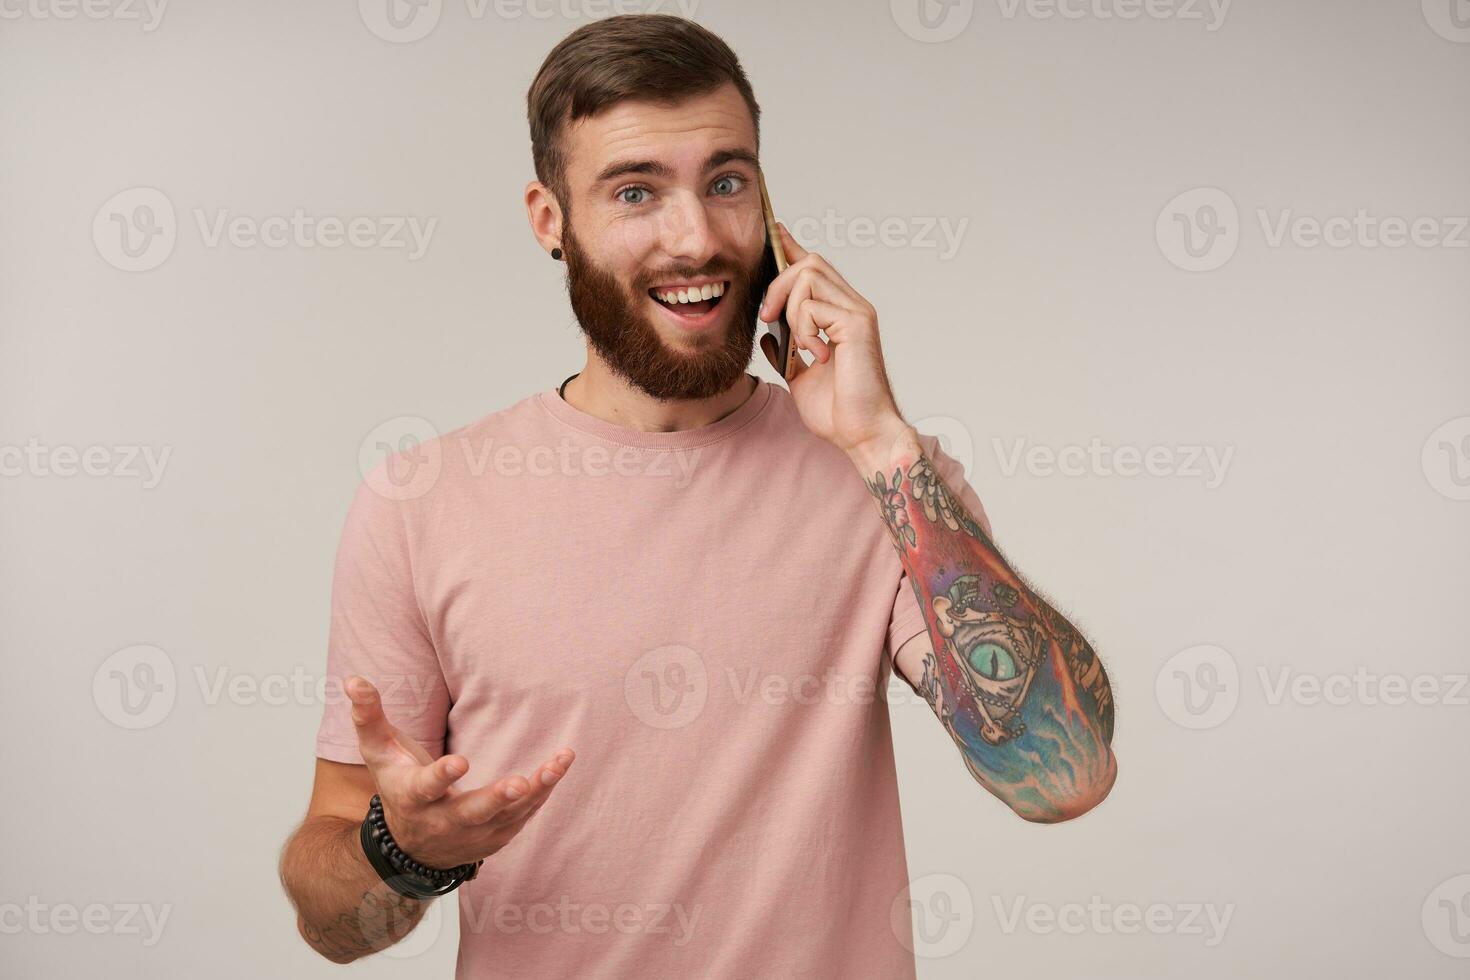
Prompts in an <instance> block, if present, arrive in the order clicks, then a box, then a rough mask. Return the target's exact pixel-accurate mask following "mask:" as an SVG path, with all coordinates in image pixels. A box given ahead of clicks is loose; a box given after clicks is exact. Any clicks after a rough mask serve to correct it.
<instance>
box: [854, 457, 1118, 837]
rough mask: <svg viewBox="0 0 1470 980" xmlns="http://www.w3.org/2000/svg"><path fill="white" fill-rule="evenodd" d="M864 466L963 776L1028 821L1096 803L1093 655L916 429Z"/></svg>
mask: <svg viewBox="0 0 1470 980" xmlns="http://www.w3.org/2000/svg"><path fill="white" fill-rule="evenodd" d="M880 463H881V466H880V465H879V464H880ZM859 465H860V466H861V467H862V469H863V470H864V480H865V482H866V483H867V485H868V489H869V490H870V491H871V492H872V494H873V496H874V498H875V499H876V500H877V502H878V507H879V510H880V511H881V512H882V515H883V520H884V522H885V523H886V524H887V527H888V533H889V535H890V536H891V537H892V539H893V544H894V547H896V548H897V549H898V555H899V560H900V561H901V562H902V563H903V567H904V569H905V570H906V571H907V572H908V576H909V583H910V585H912V586H913V589H914V594H915V596H916V597H917V599H918V602H919V608H920V609H921V610H922V611H923V613H924V620H925V624H926V625H927V626H928V632H929V638H930V640H931V641H932V646H933V649H932V650H929V651H927V652H926V655H925V659H924V665H923V676H922V678H921V679H920V680H919V681H918V682H917V683H915V685H914V686H915V689H916V690H917V691H918V692H919V693H920V694H921V695H922V696H923V697H924V699H925V700H927V701H928V702H929V705H930V707H931V708H933V709H934V713H935V714H936V715H938V717H939V719H940V720H941V721H942V722H943V724H944V727H945V728H946V729H947V730H948V731H949V734H950V737H951V738H953V739H954V741H955V744H956V745H958V746H959V749H960V753H961V755H962V756H963V757H964V759H965V763H966V765H967V766H969V769H970V772H971V773H973V774H974V776H975V778H976V779H977V780H979V781H980V783H981V785H983V786H985V787H986V788H987V789H988V790H990V791H991V792H992V793H994V794H995V795H996V796H998V797H1000V798H1001V799H1002V800H1003V801H1005V802H1006V804H1007V805H1009V806H1010V807H1011V808H1012V809H1013V810H1015V811H1016V813H1018V814H1019V815H1020V816H1022V817H1024V818H1026V819H1028V820H1035V821H1040V822H1054V821H1058V820H1065V819H1068V818H1070V817H1073V816H1076V815H1078V814H1080V813H1083V812H1085V811H1086V810H1088V809H1090V808H1091V807H1093V806H1095V805H1096V804H1097V803H1098V802H1099V801H1100V800H1101V799H1102V798H1103V797H1104V796H1106V795H1107V792H1108V790H1109V789H1110V788H1111V787H1112V783H1113V779H1114V777H1115V775H1116V771H1117V767H1116V762H1115V761H1114V759H1113V753H1112V749H1111V744H1112V740H1113V694H1112V688H1111V687H1109V685H1108V677H1107V674H1106V673H1105V672H1104V670H1103V666H1102V662H1101V661H1100V660H1099V659H1098V657H1097V654H1096V653H1094V652H1093V649H1092V646H1091V645H1090V644H1089V643H1088V642H1087V639H1086V638H1085V637H1083V636H1082V634H1081V633H1080V632H1078V631H1077V629H1076V628H1075V627H1073V626H1072V624H1071V623H1069V622H1067V620H1066V618H1065V617H1063V616H1062V614H1061V613H1059V612H1057V611H1056V610H1055V609H1054V608H1052V606H1051V605H1050V604H1048V603H1047V601H1046V600H1045V599H1043V598H1042V597H1041V596H1040V595H1038V594H1037V593H1036V592H1035V591H1033V590H1032V589H1031V588H1029V587H1028V586H1027V585H1026V583H1025V582H1023V581H1022V580H1021V577H1020V575H1018V574H1017V573H1016V572H1015V570H1014V569H1012V568H1011V566H1010V565H1009V564H1008V563H1007V562H1006V560H1005V558H1004V557H1002V556H1001V554H1000V552H999V551H998V550H997V549H996V547H995V544H994V543H993V542H992V541H991V540H990V538H989V536H988V535H986V533H985V531H984V530H983V529H982V528H981V527H980V525H979V524H978V523H977V522H976V521H975V519H974V517H973V516H972V515H971V514H970V513H969V511H968V509H967V508H966V507H965V504H964V501H963V500H962V499H961V498H960V496H959V494H958V493H956V492H954V491H953V490H952V489H951V488H950V487H948V486H946V485H945V484H944V482H943V481H942V480H941V479H940V477H939V475H938V474H937V473H936V472H935V469H934V464H933V462H932V461H931V460H930V458H929V456H928V455H927V454H926V453H925V452H924V449H923V447H922V446H921V445H920V444H919V442H918V440H917V438H916V436H915V435H914V434H913V430H910V434H909V435H908V436H906V437H905V438H904V439H902V440H901V441H900V442H899V443H898V444H897V445H896V446H895V448H894V449H893V450H892V451H891V452H890V453H889V454H887V458H886V460H877V459H874V460H870V461H869V462H868V463H867V464H862V463H860V464H859ZM869 465H871V466H872V467H873V468H872V469H869ZM868 472H872V474H873V475H872V476H871V477H869V476H867V473H868Z"/></svg>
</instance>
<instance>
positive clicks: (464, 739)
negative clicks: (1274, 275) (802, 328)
mask: <svg viewBox="0 0 1470 980" xmlns="http://www.w3.org/2000/svg"><path fill="white" fill-rule="evenodd" d="M922 441H923V443H924V445H925V448H926V449H927V450H928V451H929V455H930V457H931V459H933V460H934V462H935V465H936V467H937V468H938V470H939V472H940V475H941V476H942V477H944V478H945V480H946V482H947V483H948V485H949V486H950V487H951V488H953V489H955V490H956V491H957V492H959V493H961V494H962V495H963V497H964V500H965V503H966V504H967V505H968V506H969V508H970V510H971V512H972V513H973V514H974V515H975V517H976V519H977V520H979V521H981V522H982V524H983V525H984V526H985V527H986V530H987V531H988V530H989V525H988V522H986V520H985V516H984V512H983V509H982V508H981V506H980V501H979V500H978V499H976V497H975V495H974V492H973V491H972V490H970V489H969V488H968V486H966V485H965V484H964V480H963V473H962V470H961V468H960V466H959V464H958V463H957V462H956V461H955V460H953V459H952V458H951V457H949V456H948V455H946V454H945V453H943V452H942V451H941V450H940V448H939V446H938V445H937V444H936V440H935V439H934V438H933V437H930V436H926V437H923V439H922ZM925 628H926V624H925V621H924V617H923V615H922V614H921V613H920V611H919V608H918V605H917V603H916V601H915V597H914V594H913V589H912V588H911V587H910V586H909V583H908V579H907V576H906V575H905V574H904V572H903V568H902V566H901V565H900V564H899V560H898V556H897V553H896V552H895V550H894V548H893V545H892V543H891V541H890V539H889V537H888V534H887V531H886V530H885V529H884V526H883V521H882V519H881V517H880V515H879V512H878V509H877V506H876V505H875V502H874V500H873V498H872V496H871V495H870V493H869V492H868V489H867V488H866V487H865V486H864V485H863V479H862V476H861V475H860V474H859V473H858V471H857V469H856V468H855V467H854V466H853V465H852V463H851V462H849V461H848V459H847V457H846V456H845V455H843V454H842V453H841V452H840V451H839V450H837V449H836V448H835V447H833V446H831V445H830V444H828V443H826V442H825V441H823V440H821V439H819V438H817V437H816V436H814V435H812V434H811V433H810V432H809V431H808V430H807V429H806V427H805V426H804V425H803V423H802V422H801V419H800V417H799V416H798V415H797V412H796V407H795V405H794V403H793V402H792V400H791V396H790V393H789V392H788V391H787V390H786V389H785V388H783V387H780V386H777V385H772V384H768V383H767V382H765V381H764V380H761V381H759V383H758V385H757V387H756V389H755V392H754V393H753V394H752V395H751V396H750V397H749V398H748V399H747V400H746V401H745V402H744V403H742V404H741V406H740V407H739V408H737V409H736V410H735V411H734V412H732V413H731V414H729V415H727V416H725V417H724V418H722V419H720V420H718V421H716V422H714V423H712V424H709V425H705V426H701V427H699V428H695V429H686V430H683V431H678V432H642V431H638V430H634V429H628V428H624V427H621V426H618V425H615V424H613V423H610V422H607V421H604V420H602V419H599V418H596V417H594V416H591V415H588V414H586V413H584V412H582V411H580V410H578V409H576V408H573V407H572V406H571V405H570V404H568V403H567V402H566V401H564V400H563V399H562V398H561V397H560V396H559V395H558V394H557V391H556V388H555V387H552V388H549V389H546V390H544V391H541V392H538V393H536V394H533V395H530V396H528V397H526V398H524V399H522V400H521V401H519V402H517V403H515V404H514V405H512V406H510V407H509V408H507V409H504V410H503V411H499V412H496V413H494V414H492V415H490V416H488V417H487V418H484V419H482V420H481V421H479V422H476V423H474V424H472V425H469V426H466V427H464V428H462V429H459V430H456V431H455V432H452V433H449V434H447V435H445V436H443V437H441V438H439V439H437V440H434V441H432V442H426V443H424V444H422V445H420V446H418V447H416V448H412V449H409V450H408V451H407V452H405V453H401V454H399V455H398V456H396V457H393V458H390V459H389V460H387V461H385V463H384V464H383V465H382V466H380V467H379V468H378V469H377V470H375V471H374V472H373V473H371V474H370V475H369V476H368V478H367V479H366V480H364V481H363V483H362V485H361V486H360V487H359V488H358V491H357V494H356V496H355V498H354V500H353V503H352V507H351V510H350V512H349V514H348V517H347V521H346V526H345V528H344V529H343V532H342V539H341V545H340V548H339V550H338V554H337V563H336V571H335V577H334V580H333V589H332V621H331V638H330V643H329V650H328V658H327V660H328V667H327V669H328V674H329V676H330V677H331V678H332V685H333V687H334V688H335V689H336V690H340V686H339V685H340V683H341V681H342V679H343V678H344V677H346V676H348V675H350V674H353V673H359V674H362V675H364V676H366V677H367V678H369V679H370V680H372V681H373V682H374V683H376V684H377V685H378V688H379V690H380V692H381V693H382V695H383V699H384V708H385V711H386V712H387V715H388V718H389V720H390V721H391V722H393V723H394V724H395V725H397V726H398V727H399V728H400V729H402V730H403V731H405V732H407V733H409V734H411V735H412V736H414V737H415V738H417V739H418V740H419V741H420V742H421V743H423V745H424V746H425V748H427V749H428V751H429V752H430V754H432V755H434V756H435V757H438V756H440V755H443V754H444V753H445V752H455V753H459V754H461V755H463V756H465V758H467V759H469V761H470V771H469V773H468V774H467V775H466V776H465V777H464V778H463V780H462V781H461V784H460V785H462V786H463V787H465V788H472V787H475V786H481V785H484V784H486V783H489V782H491V781H493V780H495V779H498V778H500V777H502V776H505V775H509V774H511V773H521V774H522V775H526V776H529V775H531V773H532V772H533V771H534V768H535V767H536V766H538V765H539V764H540V763H541V762H543V761H545V760H546V759H548V758H550V756H551V754H552V753H553V752H554V751H555V750H556V749H558V748H560V747H562V746H569V747H571V748H572V749H573V750H575V751H576V753H577V759H576V761H575V762H574V763H573V764H572V768H571V770H570V772H569V773H568V774H567V777H566V778H565V779H564V780H562V782H561V783H560V784H559V785H558V786H557V787H556V788H555V790H554V791H553V793H552V795H551V798H550V800H549V801H548V802H547V804H546V806H544V807H543V808H542V809H541V811H540V812H539V813H538V814H536V815H535V816H534V817H533V818H532V819H531V820H530V822H529V823H528V824H527V825H526V827H525V829H524V830H523V831H522V832H521V834H520V835H519V836H518V837H517V838H516V839H515V840H513V841H512V842H511V843H510V844H509V845H508V846H506V847H505V848H504V849H503V850H501V851H499V852H498V853H496V854H494V855H491V856H490V857H489V858H488V859H487V860H486V861H485V864H484V866H483V867H482V868H481V870H480V874H479V877H478V878H476V879H475V880H474V881H472V882H469V883H468V884H466V885H464V886H462V887H461V888H460V889H459V890H458V891H457V892H455V893H454V894H455V896H456V898H457V900H458V902H459V911H460V949H459V968H458V973H457V976H458V977H459V978H461V980H465V978H471V977H473V978H490V977H506V978H510V977H515V978H520V980H526V978H532V980H535V978H545V980H565V978H568V977H598V978H603V977H628V978H639V980H648V978H657V977H702V978H704V977H709V978H717V977H740V978H747V977H783V978H798V977H812V978H815V977H883V978H890V980H891V978H903V977H912V976H913V975H914V960H913V954H912V952H911V949H912V939H911V935H910V918H909V908H908V906H907V904H906V903H905V902H904V900H903V892H904V888H905V886H906V884H907V882H908V869H907V865H906V862H905V857H904V843H903V832H902V825H901V822H900V818H899V804H898V787H897V783H896V780H895V774H894V763H893V749H892V743H891V741H890V730H889V719H888V709H889V705H888V702H887V700H886V698H885V694H884V692H885V689H886V686H887V682H888V676H889V674H890V672H891V670H892V662H891V655H892V651H893V650H896V649H897V648H898V647H899V646H900V645H901V644H902V643H903V641H905V640H907V639H908V638H909V637H911V636H913V635H914V634H916V633H918V632H920V631H922V630H924V629H925ZM904 707H905V710H921V708H922V706H920V707H914V706H913V705H912V704H906V705H905V706H904ZM922 710H926V711H927V708H922ZM935 723H936V724H938V722H937V721H936V722H935ZM356 746H357V739H356V734H355V732H354V730H353V726H352V719H351V715H350V706H349V705H348V704H347V702H346V700H345V698H329V699H328V705H327V707H326V710H325V714H324V717H323V719H322V723H321V727H320V730H319V732H318V736H317V743H316V751H317V755H318V756H320V757H321V758H323V759H331V760H335V761H337V762H348V763H361V762H362V757H361V756H360V755H359V754H358V752H357V747H356ZM953 778H954V779H957V780H958V779H969V778H971V777H970V776H968V775H967V774H966V772H965V768H964V765H963V763H962V762H961V760H960V759H958V758H956V759H955V760H954V771H953Z"/></svg>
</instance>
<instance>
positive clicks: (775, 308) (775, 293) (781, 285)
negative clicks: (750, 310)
mask: <svg viewBox="0 0 1470 980" xmlns="http://www.w3.org/2000/svg"><path fill="white" fill-rule="evenodd" d="M829 271H830V267H827V266H818V265H814V264H812V263H807V264H804V265H799V266H792V267H791V268H789V269H787V270H786V271H785V272H783V273H781V274H780V275H779V276H777V277H776V278H775V279H772V280H771V285H770V286H769V287H767V289H766V295H765V298H764V299H763V300H761V308H760V312H759V313H758V314H757V316H758V317H759V318H760V320H761V322H762V323H774V322H775V321H776V318H777V317H778V316H779V315H780V313H781V311H783V310H784V311H785V313H786V320H787V322H788V323H789V322H790V321H791V319H792V317H793V316H794V309H793V306H794V304H795V303H796V302H797V300H799V299H803V298H805V297H808V296H810V297H812V298H814V299H820V300H823V301H824V302H828V303H835V304H837V305H838V306H847V307H850V308H856V307H857V306H859V305H861V304H862V303H863V302H865V301H864V300H863V298H862V297H861V296H857V295H856V294H854V293H852V292H851V291H850V290H847V289H843V288H842V287H841V286H839V285H838V284H837V283H836V281H835V280H833V279H832V278H831V276H830V275H829Z"/></svg>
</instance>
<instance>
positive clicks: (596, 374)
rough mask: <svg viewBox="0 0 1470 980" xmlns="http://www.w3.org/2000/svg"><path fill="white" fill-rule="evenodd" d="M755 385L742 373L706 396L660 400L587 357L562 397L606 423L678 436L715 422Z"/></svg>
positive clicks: (598, 360)
mask: <svg viewBox="0 0 1470 980" xmlns="http://www.w3.org/2000/svg"><path fill="white" fill-rule="evenodd" d="M757 384H759V382H758V381H757V380H756V378H755V376H754V375H751V374H748V373H746V374H742V375H741V376H740V378H739V380H737V381H736V382H735V383H734V384H732V385H731V386H730V387H728V388H726V389H725V390H724V391H722V392H720V393H719V394H718V395H714V396H712V397H710V398H692V399H674V400H672V401H659V400H658V399H656V398H653V397H651V396H650V395H649V394H648V393H647V392H644V391H642V390H641V389H639V388H637V387H634V386H633V385H631V384H629V383H628V382H627V381H625V380H624V379H622V378H620V377H618V376H617V375H616V374H614V373H613V372H612V371H611V369H609V368H608V366H607V364H606V363H605V362H604V361H603V360H602V359H601V358H599V357H597V356H596V355H593V354H589V355H588V357H587V366H586V367H584V368H583V369H582V371H581V373H580V374H578V375H577V376H576V377H575V378H573V379H572V380H571V381H569V382H567V386H566V388H565V389H564V391H563V393H562V397H563V398H565V399H566V400H567V404H568V405H571V406H572V407H573V408H575V409H577V410H578V411H582V412H586V413H587V414H588V415H591V416H593V417H595V418H599V419H602V420H603V421H605V422H612V423H613V424H614V425H620V426H623V427H624V428H628V429H636V430H638V431H640V432H678V431H680V430H682V429H696V428H699V427H700V426H703V425H709V424H711V423H713V422H718V421H719V420H720V419H722V418H724V417H725V416H726V415H729V414H730V413H731V412H733V411H735V409H737V408H739V407H740V406H741V405H743V404H744V403H745V400H746V399H747V398H749V397H750V396H751V395H753V394H755V389H756V385H757Z"/></svg>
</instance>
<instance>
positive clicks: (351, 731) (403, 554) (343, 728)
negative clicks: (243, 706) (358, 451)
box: [316, 480, 449, 765]
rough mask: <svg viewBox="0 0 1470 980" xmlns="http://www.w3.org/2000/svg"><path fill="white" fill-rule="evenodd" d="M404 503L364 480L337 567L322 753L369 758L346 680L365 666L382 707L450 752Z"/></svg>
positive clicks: (433, 747) (403, 726) (444, 701)
mask: <svg viewBox="0 0 1470 980" xmlns="http://www.w3.org/2000/svg"><path fill="white" fill-rule="evenodd" d="M399 507H400V504H398V503H397V502H395V501H393V500H390V499H388V498H386V497H384V496H382V495H380V494H379V493H378V492H377V491H376V490H374V489H373V488H372V486H371V485H370V480H365V481H364V482H363V483H361V484H360V485H359V486H358V488H357V493H356V495H355V496H354V497H353V500H352V506H351V507H350V508H349V510H348V513H347V520H346V523H345V524H344V526H343V528H342V537H341V540H340V542H339V544H338V546H337V559H336V565H335V567H334V570H333V573H332V612H331V627H330V630H329V635H328V639H327V671H326V688H325V697H326V705H325V708H324V710H323V713H322V720H321V725H320V727H318V729H317V736H316V754H317V756H318V757H319V758H322V759H329V760H331V761H333V762H348V763H353V764H357V765H361V764H362V756H361V755H360V754H359V753H358V750H357V729H356V728H355V727H354V726H353V724H352V702H351V700H350V699H349V698H348V697H347V694H346V691H345V690H344V689H343V686H342V683H343V681H345V680H346V679H347V678H348V677H351V676H352V675H353V674H361V675H362V676H363V677H366V678H367V679H368V680H369V681H371V682H372V684H373V686H375V687H376V688H377V689H378V695H379V697H380V698H381V699H382V702H383V713H384V714H385V715H386V716H387V718H388V721H389V722H390V723H391V724H392V725H393V726H394V727H396V728H397V729H399V731H402V732H404V733H405V734H408V735H411V736H412V737H413V738H414V739H415V740H417V741H418V742H419V744H421V745H422V746H423V747H424V748H425V749H426V750H427V751H428V753H429V754H430V755H431V756H433V757H434V758H438V757H439V756H441V755H443V754H444V739H445V732H446V726H447V721H448V713H449V692H448V687H447V686H446V684H445V682H444V673H443V670H442V669H441V667H440V663H439V656H438V653H437V652H436V651H435V649H434V643H433V641H432V639H431V638H430V633H429V628H428V624H427V622H426V620H425V618H424V615H423V611H422V607H421V606H420V604H419V600H418V596H417V593H416V592H415V590H414V584H413V568H412V564H411V560H410V549H409V544H408V536H407V530H406V527H405V525H404V515H403V514H402V512H401V511H400V510H399Z"/></svg>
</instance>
